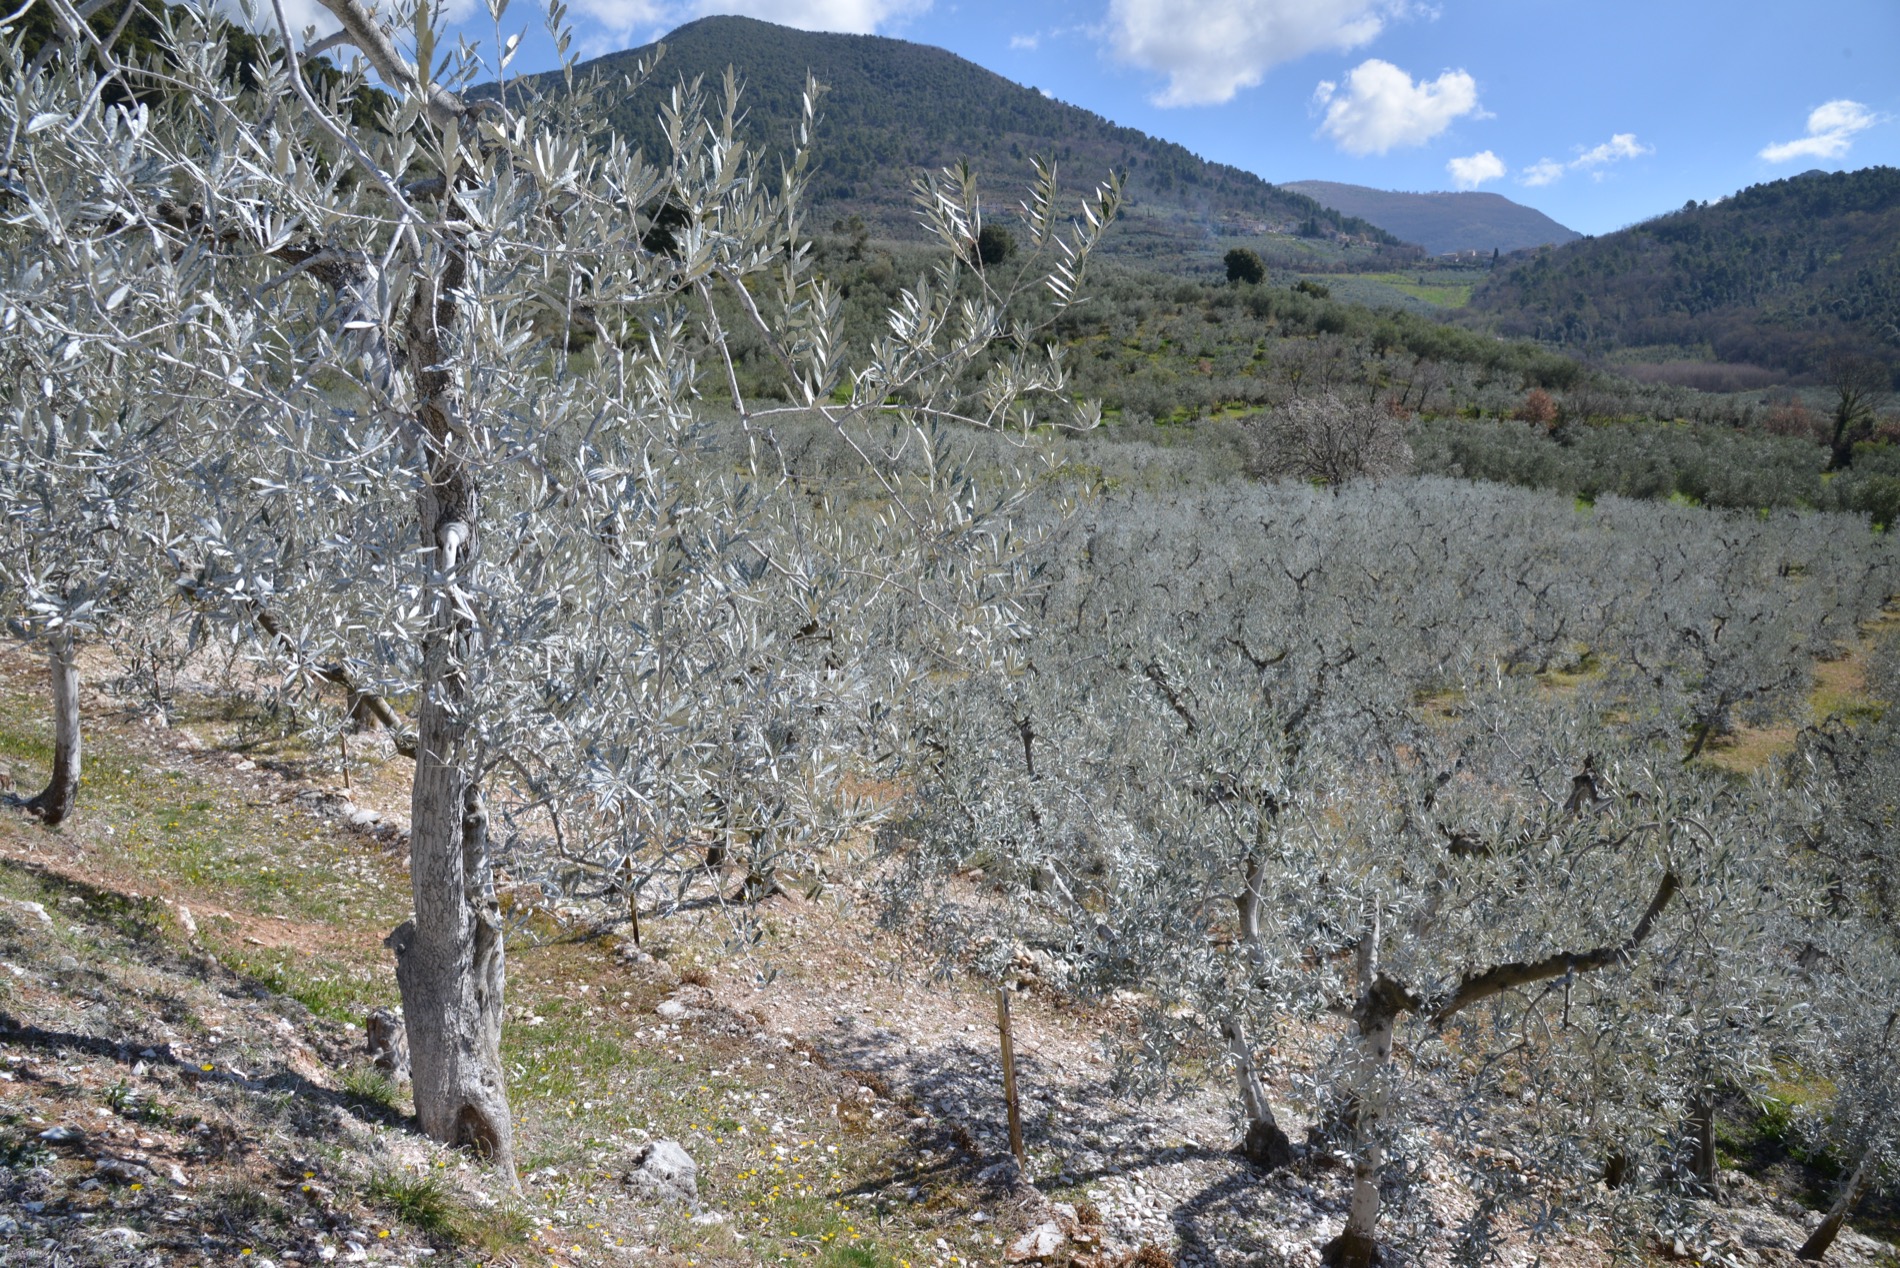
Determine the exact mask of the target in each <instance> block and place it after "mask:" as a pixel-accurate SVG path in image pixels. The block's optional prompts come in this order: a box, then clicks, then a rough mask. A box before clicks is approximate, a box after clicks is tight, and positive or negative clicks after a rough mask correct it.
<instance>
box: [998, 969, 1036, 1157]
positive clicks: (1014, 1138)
mask: <svg viewBox="0 0 1900 1268" xmlns="http://www.w3.org/2000/svg"><path fill="white" fill-rule="evenodd" d="M996 1028H997V1030H998V1031H999V1032H1000V1033H1001V1034H1002V1037H1003V1104H1004V1106H1005V1107H1006V1108H1007V1109H1008V1111H1009V1152H1010V1153H1011V1154H1012V1155H1014V1156H1015V1158H1016V1166H1017V1167H1018V1169H1020V1170H1021V1171H1022V1173H1023V1175H1024V1176H1025V1177H1026V1176H1027V1175H1028V1174H1029V1157H1028V1155H1027V1154H1025V1153H1024V1151H1023V1112H1022V1106H1021V1105H1020V1104H1018V1102H1017V1100H1016V1045H1015V1043H1014V1042H1012V1041H1011V1039H1010V1034H1009V986H1008V985H1007V984H1005V985H1003V986H999V987H997V988H996Z"/></svg>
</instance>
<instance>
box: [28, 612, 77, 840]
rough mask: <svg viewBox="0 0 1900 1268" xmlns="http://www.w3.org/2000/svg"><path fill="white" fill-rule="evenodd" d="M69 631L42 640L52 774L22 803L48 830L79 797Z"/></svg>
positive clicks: (74, 668)
mask: <svg viewBox="0 0 1900 1268" xmlns="http://www.w3.org/2000/svg"><path fill="white" fill-rule="evenodd" d="M77 654H78V652H77V649H76V648H75V647H74V645H73V634H72V631H71V630H68V629H60V630H55V631H54V632H53V633H52V634H51V635H49V636H48V637H47V640H46V667H47V675H48V678H49V679H50V680H51V684H52V694H53V774H52V777H51V778H49V779H48V780H47V781H46V787H45V788H43V789H41V790H40V792H39V795H37V796H35V797H33V798H32V799H31V800H29V801H27V802H26V803H25V808H26V811H27V813H28V814H31V815H36V816H38V817H39V818H40V819H42V820H43V821H45V823H46V825H47V826H48V827H51V826H53V825H54V824H57V823H60V822H62V821H63V820H64V819H65V818H66V816H68V815H70V814H71V813H72V812H73V801H74V800H75V798H77V797H78V795H79V665H78V662H77V660H76V657H77Z"/></svg>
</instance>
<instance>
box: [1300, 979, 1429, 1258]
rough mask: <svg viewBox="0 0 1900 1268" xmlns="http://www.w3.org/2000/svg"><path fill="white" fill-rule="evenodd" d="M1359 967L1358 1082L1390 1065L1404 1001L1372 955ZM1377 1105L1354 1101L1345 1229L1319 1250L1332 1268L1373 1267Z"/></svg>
mask: <svg viewBox="0 0 1900 1268" xmlns="http://www.w3.org/2000/svg"><path fill="white" fill-rule="evenodd" d="M1362 963H1363V964H1364V966H1365V968H1366V969H1367V970H1369V972H1370V973H1371V974H1372V975H1373V976H1372V979H1371V982H1370V984H1369V985H1367V986H1365V987H1364V988H1363V990H1362V994H1361V995H1360V997H1359V1003H1358V1005H1357V1006H1356V1007H1355V1008H1354V1009H1353V1025H1354V1029H1355V1031H1356V1032H1357V1035H1358V1041H1359V1060H1360V1061H1361V1062H1363V1063H1364V1070H1365V1074H1364V1079H1365V1081H1371V1080H1372V1079H1376V1078H1377V1077H1378V1076H1379V1074H1380V1073H1381V1072H1382V1071H1384V1070H1385V1068H1386V1067H1388V1066H1390V1065H1391V1064H1392V1034H1393V1031H1394V1030H1395V1029H1396V1028H1397V1026H1398V1021H1399V1015H1400V1013H1402V1012H1404V1011H1405V1009H1406V1008H1407V1007H1409V1006H1410V1001H1409V1000H1408V999H1407V997H1406V994H1405V992H1404V990H1403V989H1402V988H1401V987H1400V986H1399V985H1398V984H1397V983H1396V982H1394V981H1392V979H1390V978H1388V977H1385V976H1383V975H1380V974H1379V973H1378V963H1377V959H1376V955H1368V956H1366V957H1364V959H1363V960H1362ZM1382 1100H1383V1098H1382V1097H1380V1096H1378V1095H1374V1096H1372V1097H1365V1096H1361V1097H1359V1098H1358V1101H1357V1107H1356V1112H1355V1115H1354V1124H1353V1126H1354V1134H1355V1135H1356V1136H1357V1140H1356V1141H1355V1142H1354V1145H1355V1147H1354V1149H1353V1159H1352V1197H1351V1198H1350V1199H1349V1200H1348V1202H1347V1207H1346V1227H1345V1228H1343V1229H1341V1230H1340V1233H1339V1236H1337V1237H1335V1238H1334V1239H1333V1240H1332V1241H1330V1242H1327V1243H1326V1245H1325V1246H1324V1247H1322V1248H1321V1250H1320V1261H1321V1262H1322V1263H1325V1264H1328V1265H1332V1266H1333V1268H1372V1265H1374V1264H1376V1263H1378V1262H1379V1242H1378V1232H1379V1206H1380V1198H1379V1180H1380V1178H1381V1173H1382V1171H1383V1170H1384V1167H1385V1146H1384V1145H1383V1144H1381V1143H1380V1140H1379V1132H1380V1122H1379V1118H1380V1110H1379V1105H1380V1104H1381V1102H1382Z"/></svg>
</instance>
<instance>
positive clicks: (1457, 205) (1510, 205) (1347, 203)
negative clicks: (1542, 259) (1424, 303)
mask: <svg viewBox="0 0 1900 1268" xmlns="http://www.w3.org/2000/svg"><path fill="white" fill-rule="evenodd" d="M1280 188H1281V189H1290V190H1292V191H1293V192H1294V193H1298V194H1305V195H1306V196H1307V197H1308V198H1311V199H1313V200H1314V201H1315V202H1318V203H1319V204H1321V205H1322V206H1326V207H1331V208H1332V209H1333V210H1334V211H1337V212H1339V213H1341V214H1342V215H1347V216H1355V217H1357V218H1359V219H1361V220H1365V221H1368V222H1369V223H1371V224H1375V225H1378V226H1379V227H1380V228H1381V229H1384V230H1386V231H1387V232H1389V233H1391V234H1392V235H1394V236H1395V237H1398V238H1402V239H1404V240H1405V241H1407V242H1416V243H1418V244H1419V245H1420V246H1422V247H1424V248H1425V249H1426V250H1427V251H1429V252H1431V253H1432V254H1433V255H1449V254H1451V253H1452V252H1455V251H1480V252H1483V253H1484V254H1485V255H1489V254H1491V252H1493V251H1518V250H1522V249H1523V248H1525V247H1541V246H1546V245H1561V244H1563V243H1565V242H1575V241H1576V240H1577V239H1578V238H1579V237H1581V236H1583V235H1581V234H1579V233H1578V232H1577V231H1576V230H1575V229H1566V228H1565V227H1564V226H1562V225H1560V224H1558V223H1557V222H1556V221H1555V220H1552V219H1551V218H1550V217H1549V216H1546V215H1545V214H1544V213H1543V212H1541V211H1538V210H1536V209H1535V208H1532V207H1526V206H1524V205H1523V204H1521V203H1514V202H1512V201H1511V200H1510V199H1508V198H1506V197H1504V195H1502V194H1483V193H1458V194H1453V193H1440V194H1401V193H1397V192H1395V191H1393V190H1389V189H1368V188H1367V187H1366V186H1364V185H1341V184H1338V183H1337V182H1335V181H1290V182H1288V183H1287V184H1285V185H1282V186H1280Z"/></svg>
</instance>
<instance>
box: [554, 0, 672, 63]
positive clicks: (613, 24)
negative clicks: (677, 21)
mask: <svg viewBox="0 0 1900 1268" xmlns="http://www.w3.org/2000/svg"><path fill="white" fill-rule="evenodd" d="M573 4H574V8H575V10H576V11H577V12H580V13H584V14H586V15H587V16H588V17H590V18H592V19H593V20H594V21H596V22H598V23H600V25H601V26H603V27H605V28H606V29H607V30H608V31H611V32H613V33H614V34H615V35H622V36H624V35H626V34H627V33H628V32H630V31H632V30H633V29H634V28H635V27H651V26H659V25H665V24H667V18H668V14H667V9H666V6H665V5H663V4H659V3H657V2H656V0H573ZM601 51H602V52H606V51H608V50H607V49H602V50H601Z"/></svg>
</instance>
